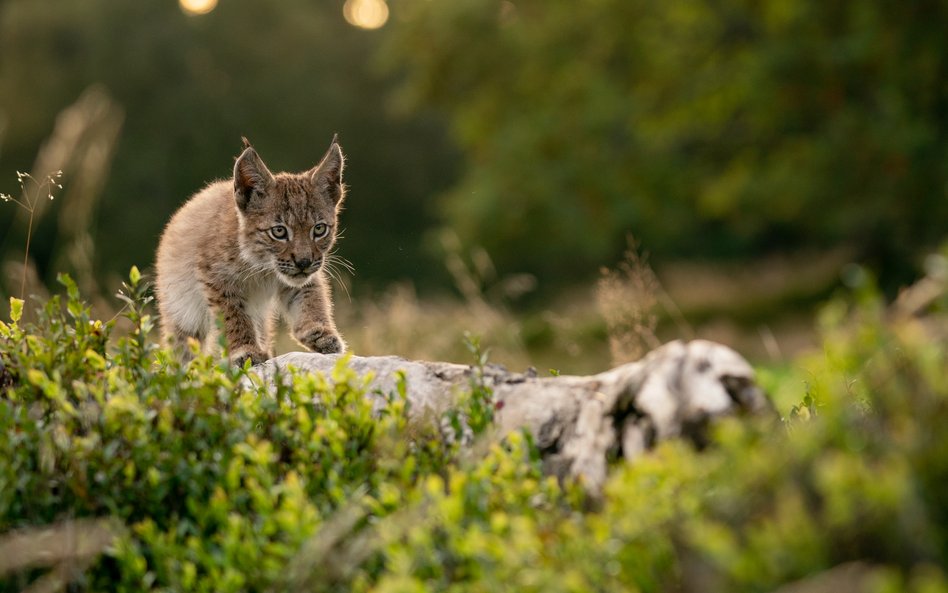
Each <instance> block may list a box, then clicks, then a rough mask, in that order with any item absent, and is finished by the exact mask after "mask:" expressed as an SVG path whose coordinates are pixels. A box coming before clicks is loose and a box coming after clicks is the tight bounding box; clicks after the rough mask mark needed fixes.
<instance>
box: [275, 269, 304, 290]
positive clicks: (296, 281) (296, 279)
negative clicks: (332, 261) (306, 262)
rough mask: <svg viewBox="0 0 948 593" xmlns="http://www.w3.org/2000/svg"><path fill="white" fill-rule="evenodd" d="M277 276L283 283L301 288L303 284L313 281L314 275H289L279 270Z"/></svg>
mask: <svg viewBox="0 0 948 593" xmlns="http://www.w3.org/2000/svg"><path fill="white" fill-rule="evenodd" d="M277 278H279V279H280V282H282V283H283V284H286V285H287V286H290V287H292V288H301V287H303V286H306V285H307V284H309V283H310V282H312V280H313V275H312V274H310V275H309V276H287V275H286V274H283V273H282V272H277Z"/></svg>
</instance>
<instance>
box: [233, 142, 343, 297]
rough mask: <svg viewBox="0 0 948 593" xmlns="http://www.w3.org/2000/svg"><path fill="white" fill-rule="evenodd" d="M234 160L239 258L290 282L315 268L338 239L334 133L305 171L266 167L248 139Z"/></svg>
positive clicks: (302, 280)
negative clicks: (318, 158) (320, 156)
mask: <svg viewBox="0 0 948 593" xmlns="http://www.w3.org/2000/svg"><path fill="white" fill-rule="evenodd" d="M244 142H245V143H246V144H247V148H245V149H244V151H243V153H241V155H240V156H239V157H238V158H237V162H236V164H235V165H234V199H235V201H236V204H237V218H238V220H239V224H240V231H239V234H238V237H239V238H238V240H239V242H240V253H241V255H242V256H243V258H244V259H245V260H246V261H247V262H248V263H250V264H252V265H254V266H256V267H257V268H258V269H270V270H273V271H275V272H276V276H277V278H279V279H280V280H281V281H282V282H284V283H285V284H287V285H289V286H303V285H305V284H306V283H307V282H309V281H310V279H311V277H312V276H313V274H315V273H316V272H318V271H319V270H320V268H321V267H322V266H323V263H324V262H325V261H326V258H327V257H328V255H329V250H330V249H332V246H333V243H335V241H336V230H337V215H338V213H339V210H340V206H341V204H342V200H343V197H344V195H345V188H344V186H343V184H342V168H343V160H344V159H343V156H342V150H341V149H340V148H339V144H338V143H337V142H336V138H335V137H334V138H333V141H332V145H330V147H329V150H328V151H327V152H326V155H325V156H324V157H323V159H322V160H321V161H320V162H319V164H318V165H316V166H315V167H313V168H312V169H310V170H309V171H305V172H303V173H296V174H293V173H277V174H276V175H274V174H272V173H270V170H269V169H267V166H266V165H265V164H264V162H263V160H262V159H261V158H260V156H259V155H258V154H257V152H256V151H255V150H254V149H253V147H251V146H250V145H249V143H248V142H246V140H245V141H244Z"/></svg>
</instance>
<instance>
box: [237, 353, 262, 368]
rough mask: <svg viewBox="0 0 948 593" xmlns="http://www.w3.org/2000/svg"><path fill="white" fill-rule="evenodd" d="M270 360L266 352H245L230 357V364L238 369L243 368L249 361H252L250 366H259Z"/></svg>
mask: <svg viewBox="0 0 948 593" xmlns="http://www.w3.org/2000/svg"><path fill="white" fill-rule="evenodd" d="M270 358H271V357H270V356H269V355H267V353H266V352H262V351H260V350H244V351H242V352H235V353H232V354H231V355H230V362H231V364H233V365H234V366H236V367H238V368H243V366H244V363H245V362H247V361H248V360H249V361H250V366H257V365H258V364H261V363H264V362H266V361H268V360H270Z"/></svg>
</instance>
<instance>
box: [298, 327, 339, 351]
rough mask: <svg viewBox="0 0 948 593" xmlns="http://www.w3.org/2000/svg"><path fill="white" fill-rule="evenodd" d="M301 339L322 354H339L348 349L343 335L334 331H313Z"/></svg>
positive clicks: (307, 345) (305, 344) (304, 343)
mask: <svg viewBox="0 0 948 593" xmlns="http://www.w3.org/2000/svg"><path fill="white" fill-rule="evenodd" d="M300 341H301V342H302V343H303V345H304V346H306V347H307V348H309V349H310V350H312V351H313V352H319V353H320V354H338V353H339V352H342V351H343V350H345V349H346V343H345V342H343V341H342V336H340V335H339V334H337V333H332V332H313V333H311V334H309V335H308V336H306V337H305V338H303V339H302V340H300Z"/></svg>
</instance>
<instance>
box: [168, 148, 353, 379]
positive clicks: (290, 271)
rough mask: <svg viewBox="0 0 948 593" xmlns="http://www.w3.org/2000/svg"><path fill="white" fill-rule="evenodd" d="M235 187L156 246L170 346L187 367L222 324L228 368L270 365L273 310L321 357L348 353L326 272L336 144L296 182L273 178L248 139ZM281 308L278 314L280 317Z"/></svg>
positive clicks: (336, 190) (287, 176)
mask: <svg viewBox="0 0 948 593" xmlns="http://www.w3.org/2000/svg"><path fill="white" fill-rule="evenodd" d="M244 145H245V147H246V148H245V149H244V151H243V152H242V153H241V155H240V156H239V157H238V158H237V162H236V164H235V165H234V178H233V181H230V180H227V181H217V182H215V183H211V184H210V185H208V186H207V187H206V188H204V189H203V190H201V191H200V192H198V193H197V194H195V195H194V197H192V198H191V199H190V200H188V202H187V203H186V204H184V206H182V207H181V209H179V210H178V211H177V212H176V213H175V214H174V216H173V217H172V218H171V222H169V223H168V226H167V227H166V228H165V231H164V233H163V234H162V236H161V241H160V243H159V245H158V255H157V264H156V268H157V281H156V292H157V297H158V309H159V311H160V313H161V329H162V336H163V338H164V340H165V341H166V342H167V343H168V344H169V345H171V346H173V347H174V348H175V349H176V350H177V351H178V353H179V354H180V355H181V356H182V357H183V358H187V357H188V351H187V347H186V342H187V338H189V337H190V338H196V339H197V340H199V341H200V342H201V343H202V344H203V346H204V347H205V348H208V346H209V345H213V344H214V343H215V341H216V340H215V338H214V334H215V333H216V332H215V328H216V323H215V318H216V317H217V316H220V318H221V319H222V320H223V331H224V334H225V335H224V337H225V338H226V340H227V345H228V348H229V350H230V360H231V361H232V362H233V363H234V364H237V365H242V364H243V363H244V362H245V361H246V360H247V359H250V361H251V362H252V364H257V363H260V362H263V361H264V360H266V359H267V358H269V357H270V356H271V355H272V353H271V351H270V340H271V335H270V334H271V326H272V325H273V320H274V317H275V309H276V307H279V311H280V312H281V313H282V314H283V315H284V317H285V319H286V321H287V324H288V325H289V327H290V329H291V331H292V334H293V337H294V338H296V339H297V340H298V341H299V342H300V343H301V344H302V345H304V346H306V347H307V348H309V349H311V350H315V351H316V352H323V353H330V352H342V351H343V350H344V349H345V343H344V342H343V340H342V337H341V336H340V335H339V332H337V331H336V325H335V322H334V321H333V316H332V301H331V300H330V292H329V286H328V282H327V281H326V278H325V276H324V273H323V264H324V262H325V261H326V258H327V257H328V256H329V250H330V249H331V248H332V246H333V243H334V242H335V240H336V229H337V215H338V214H339V210H340V206H341V204H342V201H343V197H344V195H345V188H344V186H343V184H342V168H343V155H342V150H341V149H340V148H339V144H338V143H337V141H336V138H335V137H334V138H333V141H332V145H331V146H330V147H329V150H328V151H327V152H326V155H325V156H324V157H323V159H322V161H320V163H319V164H318V165H316V166H315V167H314V168H313V169H311V170H309V171H306V172H304V173H299V174H291V173H277V174H276V175H274V174H272V173H270V171H269V169H267V166H266V165H265V164H264V163H263V161H262V160H261V159H260V156H259V155H257V152H256V151H255V150H254V149H253V147H251V146H250V143H249V142H247V140H246V139H244ZM275 306H276V307H275Z"/></svg>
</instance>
